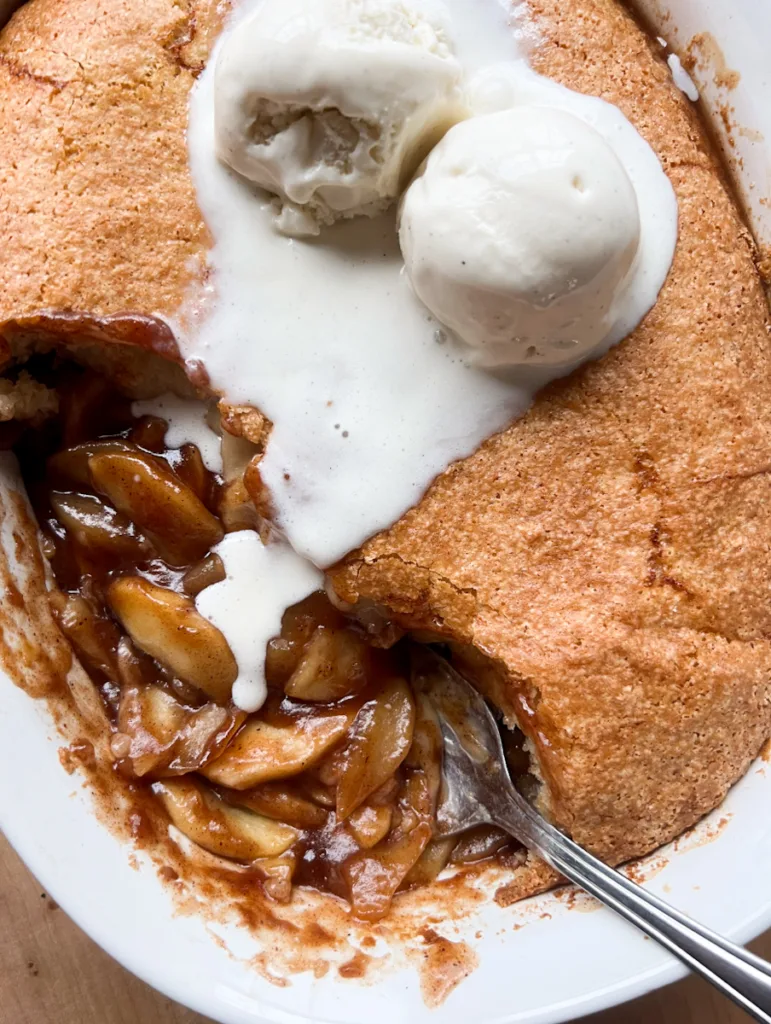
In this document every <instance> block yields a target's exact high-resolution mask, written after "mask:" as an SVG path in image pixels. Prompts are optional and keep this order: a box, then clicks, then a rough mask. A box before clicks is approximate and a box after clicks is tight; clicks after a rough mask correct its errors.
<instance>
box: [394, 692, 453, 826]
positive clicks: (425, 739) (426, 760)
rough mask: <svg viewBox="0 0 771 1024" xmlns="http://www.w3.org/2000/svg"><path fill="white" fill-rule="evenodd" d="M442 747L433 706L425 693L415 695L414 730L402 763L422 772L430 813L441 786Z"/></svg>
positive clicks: (437, 720) (440, 733)
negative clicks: (429, 803)
mask: <svg viewBox="0 0 771 1024" xmlns="http://www.w3.org/2000/svg"><path fill="white" fill-rule="evenodd" d="M443 751H444V745H443V743H442V731H441V729H440V727H439V719H438V718H437V717H436V711H434V706H433V704H432V703H431V701H430V700H429V699H428V697H427V696H426V695H425V693H416V694H415V729H414V731H413V735H412V745H411V747H410V749H409V751H408V753H407V757H406V758H405V760H404V763H405V764H406V765H407V766H408V767H409V768H417V769H418V770H419V771H421V772H423V774H424V775H425V778H426V784H427V786H428V793H429V797H430V800H431V813H433V811H434V809H435V807H436V801H437V798H438V796H439V787H440V786H441V784H442V757H443Z"/></svg>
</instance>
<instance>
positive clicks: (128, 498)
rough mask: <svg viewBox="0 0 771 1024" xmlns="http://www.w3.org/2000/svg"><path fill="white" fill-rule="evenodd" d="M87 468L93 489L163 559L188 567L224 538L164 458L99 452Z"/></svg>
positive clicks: (91, 458)
mask: <svg viewBox="0 0 771 1024" xmlns="http://www.w3.org/2000/svg"><path fill="white" fill-rule="evenodd" d="M88 468H89V472H90V474H91V479H92V481H93V485H94V487H95V488H96V489H97V491H99V493H100V494H103V495H104V496H105V497H106V498H107V499H108V501H110V502H111V503H112V504H113V505H114V506H115V507H116V508H117V509H118V511H119V512H122V513H123V514H124V515H125V516H128V518H129V519H130V520H131V521H132V522H133V523H136V525H137V526H138V527H139V528H140V529H141V530H142V532H143V533H144V534H145V535H146V536H147V537H149V539H150V540H151V541H152V543H153V545H154V546H155V548H156V550H157V551H158V554H159V555H160V556H161V558H163V559H165V560H166V561H167V562H169V563H170V564H171V565H186V564H189V563H190V562H195V561H197V560H198V559H199V558H202V557H203V556H204V555H205V554H206V553H207V551H208V550H209V549H210V548H211V547H212V546H213V545H214V544H216V543H217V542H218V541H220V540H222V537H223V536H224V533H223V529H222V525H221V524H220V523H219V521H218V520H217V519H215V517H214V516H213V515H212V514H211V512H210V511H209V510H208V509H207V508H206V506H205V505H204V504H203V502H202V501H201V500H200V498H198V497H197V495H195V494H194V493H193V491H191V489H190V488H189V487H187V486H186V485H185V484H183V483H182V481H181V480H180V479H179V478H178V477H176V476H175V475H174V473H172V471H171V470H170V469H169V467H168V466H167V465H166V464H165V462H163V460H162V459H159V458H156V457H155V456H153V455H149V454H148V453H147V452H143V451H141V450H140V449H139V448H137V449H136V450H135V451H116V452H111V451H102V452H98V453H96V454H94V455H92V456H91V457H90V458H89V460H88Z"/></svg>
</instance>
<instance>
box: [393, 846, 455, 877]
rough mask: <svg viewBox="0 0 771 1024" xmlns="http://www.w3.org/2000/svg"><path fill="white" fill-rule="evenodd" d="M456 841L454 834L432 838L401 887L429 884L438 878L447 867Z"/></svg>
mask: <svg viewBox="0 0 771 1024" xmlns="http://www.w3.org/2000/svg"><path fill="white" fill-rule="evenodd" d="M456 842H457V840H456V839H455V837H454V836H452V837H450V838H449V839H447V838H445V839H432V840H431V842H430V843H428V845H427V846H426V848H425V849H424V850H423V852H422V853H421V855H420V857H419V858H418V860H417V862H416V863H415V864H414V865H413V866H412V867H411V868H410V870H409V871H408V872H407V874H406V875H405V877H404V881H403V882H402V884H401V888H402V889H409V888H411V887H412V886H421V885H428V884H429V882H433V881H434V880H435V879H436V878H438V877H439V875H440V874H441V872H442V871H443V870H444V869H445V868H446V867H447V864H448V862H449V860H450V856H451V854H452V851H453V847H454V846H455V843H456Z"/></svg>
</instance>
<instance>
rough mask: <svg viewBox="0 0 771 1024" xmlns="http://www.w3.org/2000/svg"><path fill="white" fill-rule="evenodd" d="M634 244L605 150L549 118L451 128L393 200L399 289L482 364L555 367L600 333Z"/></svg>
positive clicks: (588, 347)
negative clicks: (410, 293)
mask: <svg viewBox="0 0 771 1024" xmlns="http://www.w3.org/2000/svg"><path fill="white" fill-rule="evenodd" d="M639 239H640V216H639V212H638V208H637V197H636V194H635V190H634V187H633V185H632V183H631V181H630V180H629V177H628V175H627V173H626V170H625V169H624V167H623V165H622V164H621V162H620V160H619V159H618V157H617V156H616V155H615V153H614V152H613V150H612V149H611V147H610V146H609V144H608V143H607V142H606V141H605V140H604V139H603V138H602V136H601V135H600V134H599V133H598V132H596V131H595V130H594V129H593V128H591V127H590V126H589V125H588V124H586V123H585V122H584V121H582V120H580V119H579V118H577V117H575V116H574V115H572V114H569V113H566V112H565V111H562V110H557V109H554V108H548V107H537V106H520V107H515V108H512V109H509V110H504V111H500V112H498V113H492V114H485V115H483V116H480V117H474V118H471V119H470V120H467V121H464V122H462V123H461V124H458V125H456V126H455V127H453V128H451V129H450V131H449V132H448V133H447V134H446V135H445V137H444V138H443V139H442V141H441V142H440V143H439V144H438V145H437V146H436V148H435V149H434V150H433V151H432V153H431V154H430V156H429V157H428V159H427V161H426V163H425V166H424V168H423V171H422V173H421V174H420V175H419V176H418V177H417V178H416V179H415V180H414V181H413V183H412V184H411V185H410V187H409V188H408V190H407V192H406V193H405V195H404V198H403V200H402V206H401V210H400V223H399V240H400V243H401V247H402V252H403V254H404V260H405V266H406V270H407V274H408V275H409V278H410V281H411V283H412V287H413V289H414V291H415V293H416V294H417V296H418V297H419V298H420V299H421V300H422V301H423V302H424V303H425V305H426V306H428V308H429V310H431V312H432V313H433V314H434V315H435V316H436V317H437V319H438V320H440V321H441V322H442V324H444V325H445V326H446V327H448V328H450V330H451V331H452V332H454V333H455V334H456V335H457V336H458V337H459V338H460V339H461V340H462V341H464V342H466V344H467V345H469V346H471V347H472V348H473V349H474V354H473V357H472V358H473V360H474V361H475V362H478V363H480V364H482V365H487V366H505V365H520V364H526V363H531V364H536V363H539V364H552V365H558V364H560V363H568V362H571V361H572V360H574V359H577V358H580V357H582V356H585V355H587V354H589V353H590V352H592V350H594V349H595V348H596V347H597V346H598V345H599V344H600V343H601V342H602V340H603V338H604V337H605V336H606V335H607V334H608V332H609V330H610V327H611V325H612V321H613V314H614V310H615V309H617V303H618V302H619V300H620V299H621V298H622V297H623V293H624V288H625V285H626V284H627V282H628V280H629V278H630V271H631V268H632V265H633V262H634V259H635V253H636V251H637V247H638V244H639Z"/></svg>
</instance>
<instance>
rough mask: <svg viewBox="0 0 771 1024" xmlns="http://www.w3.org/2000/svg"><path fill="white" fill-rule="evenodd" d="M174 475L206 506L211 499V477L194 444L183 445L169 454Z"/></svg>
mask: <svg viewBox="0 0 771 1024" xmlns="http://www.w3.org/2000/svg"><path fill="white" fill-rule="evenodd" d="M169 459H170V461H171V460H172V459H173V462H172V469H173V471H174V475H175V476H178V477H179V479H180V480H181V481H182V483H183V484H186V485H187V486H188V487H189V488H190V490H191V491H192V492H193V494H195V495H196V497H198V498H200V499H201V501H202V502H203V503H204V504H208V503H209V501H210V500H211V497H212V483H213V479H214V478H213V477H212V474H211V473H210V472H209V470H208V469H207V468H206V466H205V465H204V462H203V457H202V455H201V453H200V451H199V450H198V448H197V447H196V446H195V445H194V444H183V445H182V447H181V448H179V449H177V450H175V451H172V452H169Z"/></svg>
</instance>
